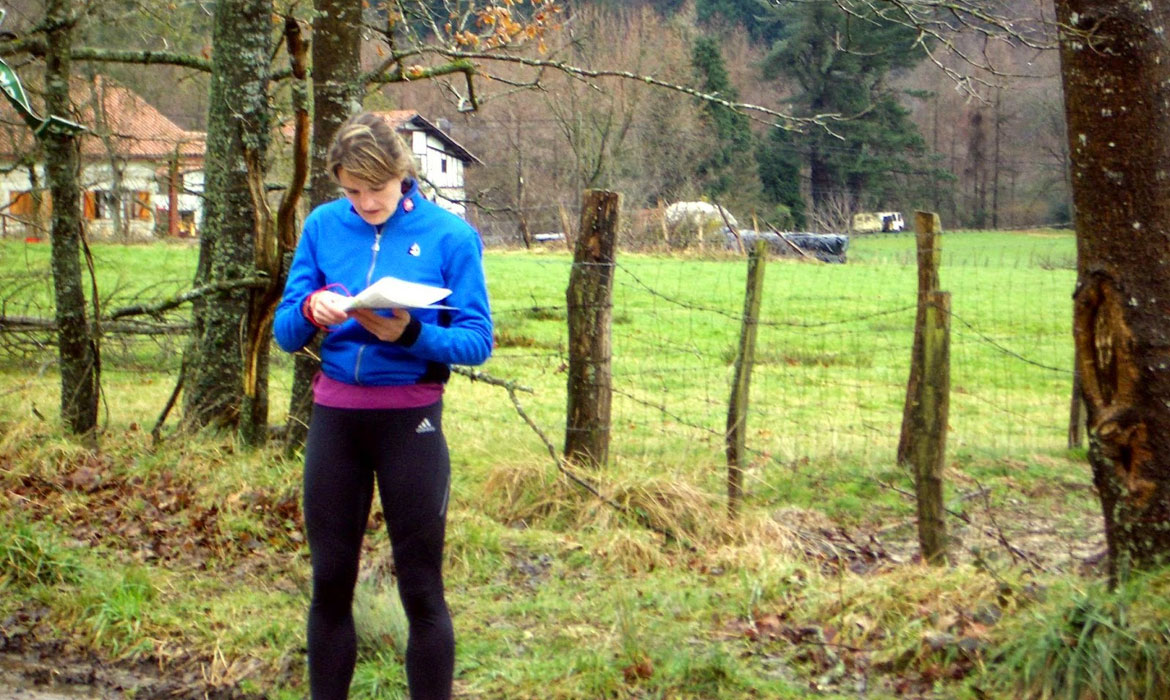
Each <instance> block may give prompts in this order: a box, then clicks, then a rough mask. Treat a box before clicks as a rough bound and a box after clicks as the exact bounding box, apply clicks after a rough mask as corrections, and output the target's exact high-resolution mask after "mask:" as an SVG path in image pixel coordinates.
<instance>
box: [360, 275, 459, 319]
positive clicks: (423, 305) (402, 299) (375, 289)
mask: <svg viewBox="0 0 1170 700" xmlns="http://www.w3.org/2000/svg"><path fill="white" fill-rule="evenodd" d="M450 293H451V290H450V289H445V288H443V287H432V286H431V285H429V284H419V283H418V282H407V281H406V280H400V279H398V278H397V277H383V278H382V279H380V280H378V281H377V282H375V283H373V284H371V285H370V286H369V287H366V288H365V289H364V290H362V291H361V292H359V293H358V294H357V295H356V296H352V297H350V298H349V301H348V303H347V304H346V305H345V310H346V311H349V310H350V309H451V308H454V307H451V306H443V305H442V304H438V303H436V302H438V301H440V300H442V299H445V298H446V297H447V295H449V294H450Z"/></svg>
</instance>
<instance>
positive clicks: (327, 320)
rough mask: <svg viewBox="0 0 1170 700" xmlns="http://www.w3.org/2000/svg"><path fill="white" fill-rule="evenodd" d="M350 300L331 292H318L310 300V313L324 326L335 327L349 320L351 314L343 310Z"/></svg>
mask: <svg viewBox="0 0 1170 700" xmlns="http://www.w3.org/2000/svg"><path fill="white" fill-rule="evenodd" d="M348 298H349V297H345V296H342V295H340V294H338V293H336V292H331V291H329V290H325V291H322V292H317V293H316V294H314V295H313V297H312V298H311V299H310V300H309V313H311V314H312V315H313V320H314V321H316V322H317V323H319V324H321V325H322V326H335V325H337V324H338V323H341V322H342V321H344V320H345V319H347V318H349V314H348V313H347V312H346V311H344V310H343V305H344V304H345V301H346V299H348Z"/></svg>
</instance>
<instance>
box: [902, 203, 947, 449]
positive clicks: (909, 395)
mask: <svg viewBox="0 0 1170 700" xmlns="http://www.w3.org/2000/svg"><path fill="white" fill-rule="evenodd" d="M941 228H942V226H941V225H940V223H939V218H938V214H935V213H933V212H927V211H919V212H915V214H914V229H915V231H916V232H917V235H916V238H917V245H918V314H917V316H916V317H915V319H914V345H913V347H912V348H911V350H910V376H909V378H908V379H907V380H906V404H905V405H904V406H903V408H902V433H901V435H900V437H899V438H898V456H897V463H898V464H905V463H907V462H908V461H909V460H910V458H911V455H912V454H913V453H914V431H913V426H914V413H915V411H916V410H917V409H916V406H917V404H918V400H919V399H918V395H919V387H920V386H921V384H922V330H923V326H924V325H925V323H926V308H927V305H926V295H927V294H929V293H930V292H932V291H935V290H937V289H938V286H939V277H938V266H939V258H940V251H939V245H938V233H939V230H940V229H941Z"/></svg>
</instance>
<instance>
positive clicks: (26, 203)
mask: <svg viewBox="0 0 1170 700" xmlns="http://www.w3.org/2000/svg"><path fill="white" fill-rule="evenodd" d="M33 204H34V202H33V198H32V192H12V193H10V194H9V195H8V213H9V214H10V215H11V216H19V217H21V218H30V217H32V215H33V208H34V207H33Z"/></svg>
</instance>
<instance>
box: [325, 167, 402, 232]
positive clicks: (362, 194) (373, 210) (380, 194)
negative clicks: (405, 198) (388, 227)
mask: <svg viewBox="0 0 1170 700" xmlns="http://www.w3.org/2000/svg"><path fill="white" fill-rule="evenodd" d="M337 181H338V182H339V183H340V184H341V189H342V191H344V192H345V196H346V198H347V199H349V203H350V204H352V205H353V208H354V209H355V210H356V211H357V213H358V216H360V217H362V219H363V220H364V221H365V222H366V223H368V224H373V225H374V226H378V225H380V224H382V223H384V222H385V221H386V219H389V218H390V215H391V214H393V213H394V210H395V209H397V208H398V200H400V199H402V178H400V177H398V178H394V179H393V180H388V181H386V182H383V183H382V184H380V185H371V184H370V183H368V182H366V181H365V180H361V179H358V178H356V177H354V176H353V175H352V174H350V172H349V171H348V170H346V169H345V168H338V169H337Z"/></svg>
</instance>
